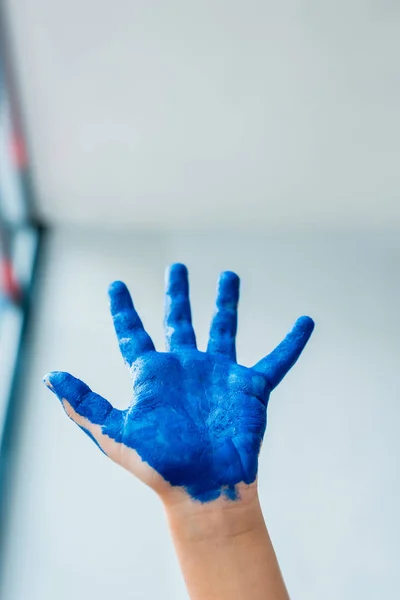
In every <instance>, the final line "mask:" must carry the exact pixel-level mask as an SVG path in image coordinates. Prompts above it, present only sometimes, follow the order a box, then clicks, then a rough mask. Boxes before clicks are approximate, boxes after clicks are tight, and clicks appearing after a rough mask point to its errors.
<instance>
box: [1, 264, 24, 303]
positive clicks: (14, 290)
mask: <svg viewBox="0 0 400 600" xmlns="http://www.w3.org/2000/svg"><path fill="white" fill-rule="evenodd" d="M0 267H1V279H2V284H3V289H4V292H5V294H6V296H7V297H8V298H10V299H11V300H14V302H18V301H19V299H20V297H21V290H20V287H19V285H18V283H17V280H16V278H15V275H14V269H13V266H12V264H11V261H10V260H8V259H5V260H2V261H1V263H0Z"/></svg>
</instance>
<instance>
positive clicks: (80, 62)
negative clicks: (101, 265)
mask: <svg viewBox="0 0 400 600" xmlns="http://www.w3.org/2000/svg"><path fill="white" fill-rule="evenodd" d="M5 5H6V6H7V8H8V12H9V16H10V23H11V26H12V32H13V40H14V49H15V56H16V64H17V67H18V73H19V79H20V84H21V85H20V88H21V92H22V99H23V102H24V114H25V116H26V123H27V131H28V134H29V140H30V145H31V148H32V151H33V155H32V159H33V166H34V167H35V176H36V178H35V179H36V183H37V186H38V192H39V198H40V213H41V215H42V216H43V217H44V218H46V219H47V220H48V221H49V222H57V223H59V224H61V225H64V224H65V223H66V222H69V223H71V222H72V223H74V222H78V223H82V222H85V223H87V224H88V225H89V226H92V225H93V223H97V224H103V225H105V226H108V225H109V224H110V223H114V224H116V225H117V224H118V225H119V226H132V225H134V226H139V225H140V226H142V225H146V226H156V227H168V228H170V229H171V228H174V227H176V226H191V227H196V226H199V225H202V226H210V224H215V223H218V222H220V223H221V224H223V225H225V226H227V225H233V226H238V225H243V224H244V223H245V224H247V226H249V227H252V228H254V227H260V226H262V227H263V226H265V225H266V224H269V225H271V224H273V225H274V226H280V225H281V224H285V225H286V226H287V225H291V226H292V225H296V226H300V225H303V224H308V225H311V224H313V225H314V224H315V225H317V226H318V225H325V226H326V225H328V224H329V225H332V224H335V225H337V226H341V227H343V226H350V227H355V226H371V225H373V226H376V225H377V224H381V225H384V226H393V225H397V226H398V227H400V210H399V209H398V198H399V192H400V170H399V168H398V156H399V139H400V115H399V108H398V107H399V105H400V79H399V77H398V57H399V55H400V36H399V30H400V3H399V2H396V1H395V0H368V1H367V2H366V1H365V0H334V1H333V0H331V1H328V2H319V1H318V0H246V1H243V0H229V2H228V1H227V0H212V1H210V0H185V1H182V0H168V2H166V1H165V0H118V1H117V2H108V1H106V0H68V1H63V2H60V1H57V0H18V2H17V1H13V0H5ZM360 208H361V210H360Z"/></svg>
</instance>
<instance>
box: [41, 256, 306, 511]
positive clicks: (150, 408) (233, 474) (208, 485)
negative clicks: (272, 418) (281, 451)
mask: <svg viewBox="0 0 400 600" xmlns="http://www.w3.org/2000/svg"><path fill="white" fill-rule="evenodd" d="M109 296H110V309H111V314H112V318H113V321H114V326H115V330H116V333H117V338H118V341H119V345H120V349H121V353H122V355H123V358H124V360H125V362H126V364H127V365H128V366H129V368H130V369H131V372H132V375H133V399H132V402H131V404H130V406H129V407H128V408H127V409H126V410H123V411H121V410H117V409H115V408H113V407H112V406H111V404H110V403H109V402H108V401H107V400H105V399H104V398H102V397H101V396H99V395H98V394H96V393H94V392H92V391H91V390H90V388H89V387H88V386H87V385H86V384H85V383H83V382H82V381H80V380H79V379H75V378H74V377H72V375H70V374H68V373H63V372H53V373H50V374H49V375H48V376H47V378H46V381H49V382H50V383H51V386H52V388H53V391H54V392H55V394H56V395H57V396H58V397H59V398H60V399H62V398H65V399H67V400H68V402H69V403H70V404H71V406H72V407H73V408H74V410H75V411H76V412H77V413H78V414H79V415H81V416H83V417H85V418H87V419H88V420H89V421H91V422H92V423H94V424H97V425H100V426H101V429H102V432H103V433H104V434H106V435H107V436H109V437H110V438H112V439H114V440H115V441H116V442H119V443H122V444H125V445H126V446H128V447H129V448H133V449H134V450H136V452H137V453H138V454H139V455H140V457H141V458H142V460H144V461H145V462H147V463H148V464H149V465H150V466H151V467H153V468H154V469H155V470H156V471H157V472H158V473H159V474H161V475H162V477H163V478H164V479H165V480H166V481H168V482H169V483H170V484H171V485H173V486H182V487H184V488H185V489H186V490H187V492H188V494H189V495H190V496H191V497H192V498H194V499H196V500H199V501H201V502H207V501H210V500H214V499H216V498H218V497H219V496H220V495H221V494H223V495H225V496H226V497H227V498H229V499H231V500H234V499H236V498H237V492H236V485H237V484H238V483H240V482H245V483H247V484H250V483H252V482H254V480H255V478H256V475H257V468H258V454H259V450H260V445H261V441H262V439H263V436H264V432H265V428H266V424H267V412H266V409H267V405H268V399H269V395H270V392H271V391H272V389H273V388H274V387H276V386H277V385H278V383H279V382H280V381H281V380H282V379H283V377H284V376H285V374H286V373H287V372H288V370H289V369H290V368H291V367H292V366H293V365H294V363H295V362H296V360H297V359H298V357H299V356H300V354H301V352H302V350H303V348H304V347H305V345H306V343H307V341H308V339H309V337H310V335H311V333H312V330H313V328H314V323H313V321H312V319H310V318H309V317H301V318H300V319H298V320H297V322H296V323H295V325H294V328H293V330H292V331H291V332H290V333H289V334H288V335H287V337H286V338H285V339H284V340H283V342H281V344H280V345H279V346H278V347H277V348H276V349H275V350H274V351H273V352H271V354H269V355H268V356H266V357H265V358H263V359H262V360H261V361H259V362H258V363H257V364H256V365H255V366H254V367H252V368H247V367H244V366H242V365H239V364H237V363H236V350H235V336H236V329H237V305H238V300H239V278H238V277H237V275H235V274H234V273H232V272H229V271H227V272H225V273H222V274H221V276H220V280H219V284H218V292H217V302H216V311H215V314H214V317H213V320H212V323H211V328H210V339H209V344H208V347H207V352H201V351H199V350H197V349H196V338H195V334H194V331H193V327H192V322H191V313H190V302H189V286H188V275H187V270H186V267H184V266H183V265H181V264H175V265H172V267H171V268H170V269H169V271H168V274H167V280H166V294H165V299H166V301H165V318H164V325H165V330H166V345H167V350H168V351H167V352H156V350H155V348H154V345H153V342H152V341H151V339H150V337H149V335H148V334H147V333H146V331H145V330H144V328H143V324H142V322H141V320H140V318H139V316H138V315H137V313H136V310H135V308H134V305H133V303H132V300H131V298H130V295H129V292H128V290H127V288H126V286H125V285H124V284H123V283H122V282H115V283H113V284H112V285H111V286H110V288H109ZM86 433H88V432H87V431H86ZM91 437H92V436H91Z"/></svg>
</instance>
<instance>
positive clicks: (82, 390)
mask: <svg viewBox="0 0 400 600" xmlns="http://www.w3.org/2000/svg"><path fill="white" fill-rule="evenodd" d="M43 381H44V383H45V385H46V386H47V387H48V388H49V389H50V390H51V391H52V392H53V393H54V394H55V395H56V396H57V397H58V399H59V400H60V402H61V404H62V406H63V408H64V410H65V412H66V413H67V415H68V417H69V418H70V419H71V420H72V421H74V422H75V423H76V424H77V425H78V426H79V427H80V428H81V429H83V431H85V433H87V434H88V435H89V437H90V438H92V440H93V441H94V442H95V443H96V444H97V445H98V446H99V448H100V450H102V451H103V452H104V453H105V454H108V452H107V451H106V449H105V448H106V447H107V445H108V444H107V439H108V440H110V438H111V440H115V439H116V438H117V437H118V436H119V433H120V431H121V427H122V423H123V412H122V411H120V410H117V409H116V408H114V407H113V406H112V404H110V402H108V400H106V399H105V398H103V397H102V396H100V395H99V394H96V393H95V392H93V391H92V390H91V389H90V387H89V386H88V385H86V383H84V382H83V381H81V380H80V379H77V378H76V377H73V376H72V375H70V374H69V373H64V372H62V371H53V372H52V373H49V374H47V375H45V377H44V378H43Z"/></svg>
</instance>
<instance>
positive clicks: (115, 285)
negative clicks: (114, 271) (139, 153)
mask: <svg viewBox="0 0 400 600" xmlns="http://www.w3.org/2000/svg"><path fill="white" fill-rule="evenodd" d="M125 291H127V287H126V284H125V283H124V282H123V281H120V280H119V279H117V280H116V281H113V282H111V283H110V285H109V286H108V294H109V295H110V296H111V295H114V294H118V293H121V292H125Z"/></svg>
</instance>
